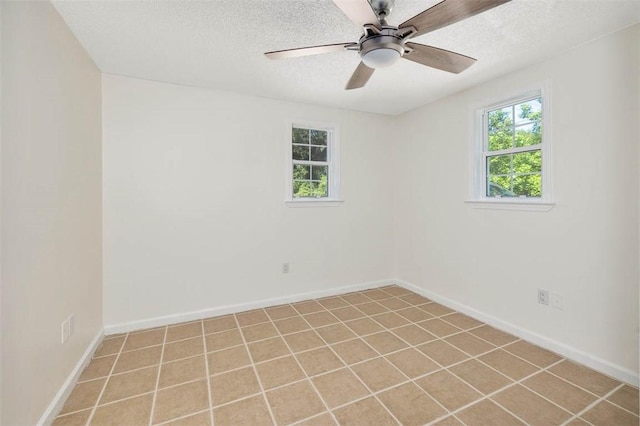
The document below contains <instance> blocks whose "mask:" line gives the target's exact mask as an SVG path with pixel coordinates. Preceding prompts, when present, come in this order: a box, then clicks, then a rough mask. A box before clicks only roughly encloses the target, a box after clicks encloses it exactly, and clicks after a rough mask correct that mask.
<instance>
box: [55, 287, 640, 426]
mask: <svg viewBox="0 0 640 426" xmlns="http://www.w3.org/2000/svg"><path fill="white" fill-rule="evenodd" d="M431 423H433V424H439V425H492V426H494V425H495V426H498V425H521V424H530V425H560V424H566V425H589V424H591V425H616V426H622V425H638V423H639V420H638V389H636V388H634V387H631V386H628V385H625V384H623V383H620V382H619V381H617V380H614V379H611V378H609V377H607V376H604V375H602V374H599V373H597V372H595V371H593V370H590V369H588V368H586V367H584V366H581V365H578V364H575V363H573V362H570V361H568V360H565V359H563V358H562V357H560V356H558V355H556V354H554V353H551V352H548V351H546V350H543V349H541V348H539V347H536V346H534V345H532V344H530V343H527V342H525V341H523V340H520V339H518V338H516V337H514V336H511V335H509V334H506V333H503V332H501V331H499V330H496V329H495V328H492V327H490V326H487V325H485V324H483V323H481V322H478V321H476V320H474V319H472V318H469V317H468V316H465V315H463V314H460V313H457V312H454V311H452V310H450V309H448V308H446V307H444V306H442V305H439V304H437V303H434V302H432V301H431V300H429V299H425V298H424V297H422V296H419V295H417V294H415V293H412V292H410V291H408V290H405V289H403V288H401V287H396V286H389V287H384V288H380V289H374V290H367V291H362V292H358V293H351V294H345V295H342V296H339V297H338V296H336V297H329V298H324V299H318V300H311V301H305V302H300V303H294V304H290V305H282V306H274V307H271V308H266V309H260V310H254V311H249V312H242V313H239V314H236V315H228V316H222V317H216V318H210V319H205V320H202V321H194V322H190V323H186V324H178V325H174V326H169V327H161V328H156V329H151V330H143V331H138V332H132V333H128V334H126V335H117V336H108V337H107V338H105V340H104V341H103V342H102V344H101V345H100V347H99V348H98V350H97V351H96V353H95V356H94V358H93V360H92V361H91V363H90V364H89V366H88V367H87V369H86V370H85V371H84V372H83V374H82V376H81V378H80V381H79V382H78V384H77V385H76V387H75V388H74V390H73V392H72V393H71V395H70V397H69V399H68V400H67V401H66V403H65V405H64V407H63V409H62V412H61V413H60V416H59V417H58V418H57V419H56V420H55V422H54V425H84V424H93V425H126V426H129V425H131V426H133V425H138V424H139V425H156V424H171V425H211V424H215V425H262V424H265V425H266V424H279V425H288V424H304V425H334V424H340V425H358V424H360V425H385V424H403V425H423V424H431Z"/></svg>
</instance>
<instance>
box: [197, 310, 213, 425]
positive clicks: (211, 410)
mask: <svg viewBox="0 0 640 426" xmlns="http://www.w3.org/2000/svg"><path fill="white" fill-rule="evenodd" d="M200 329H201V331H202V350H203V352H204V368H205V374H206V377H207V396H208V398H207V399H208V401H209V420H210V421H211V426H214V425H215V423H214V420H213V403H212V402H211V401H212V395H211V380H209V377H210V376H209V357H208V356H207V339H206V337H205V336H206V335H205V334H204V320H200Z"/></svg>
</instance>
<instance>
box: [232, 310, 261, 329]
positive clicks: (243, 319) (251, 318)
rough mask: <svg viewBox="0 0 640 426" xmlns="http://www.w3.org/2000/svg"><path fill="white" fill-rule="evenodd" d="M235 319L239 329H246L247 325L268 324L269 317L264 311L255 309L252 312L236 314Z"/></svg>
mask: <svg viewBox="0 0 640 426" xmlns="http://www.w3.org/2000/svg"><path fill="white" fill-rule="evenodd" d="M236 319H237V320H238V324H240V327H246V326H248V325H254V324H259V323H261V322H268V321H269V317H268V316H267V313H266V312H265V311H264V309H256V310H253V311H247V312H241V313H239V314H236Z"/></svg>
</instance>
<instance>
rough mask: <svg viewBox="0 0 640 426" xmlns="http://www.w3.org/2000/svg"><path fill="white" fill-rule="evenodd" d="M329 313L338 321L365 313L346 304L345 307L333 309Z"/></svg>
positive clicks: (360, 316)
mask: <svg viewBox="0 0 640 426" xmlns="http://www.w3.org/2000/svg"><path fill="white" fill-rule="evenodd" d="M331 313H332V314H333V315H334V316H335V317H336V318H338V319H339V320H340V321H349V320H353V319H356V318H362V317H364V316H365V315H364V314H363V313H362V311H360V310H358V309H356V308H354V307H353V306H347V307H346V308H338V309H333V310H332V311H331Z"/></svg>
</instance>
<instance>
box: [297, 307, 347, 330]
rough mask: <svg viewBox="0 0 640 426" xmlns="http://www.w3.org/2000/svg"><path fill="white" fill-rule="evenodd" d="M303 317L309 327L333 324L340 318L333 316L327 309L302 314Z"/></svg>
mask: <svg viewBox="0 0 640 426" xmlns="http://www.w3.org/2000/svg"><path fill="white" fill-rule="evenodd" d="M304 319H305V320H306V321H307V322H308V323H309V324H311V327H322V326H325V325H329V324H335V323H337V322H340V320H339V319H338V318H336V317H334V316H333V314H332V313H331V312H329V311H322V312H316V313H313V314H308V315H304Z"/></svg>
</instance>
